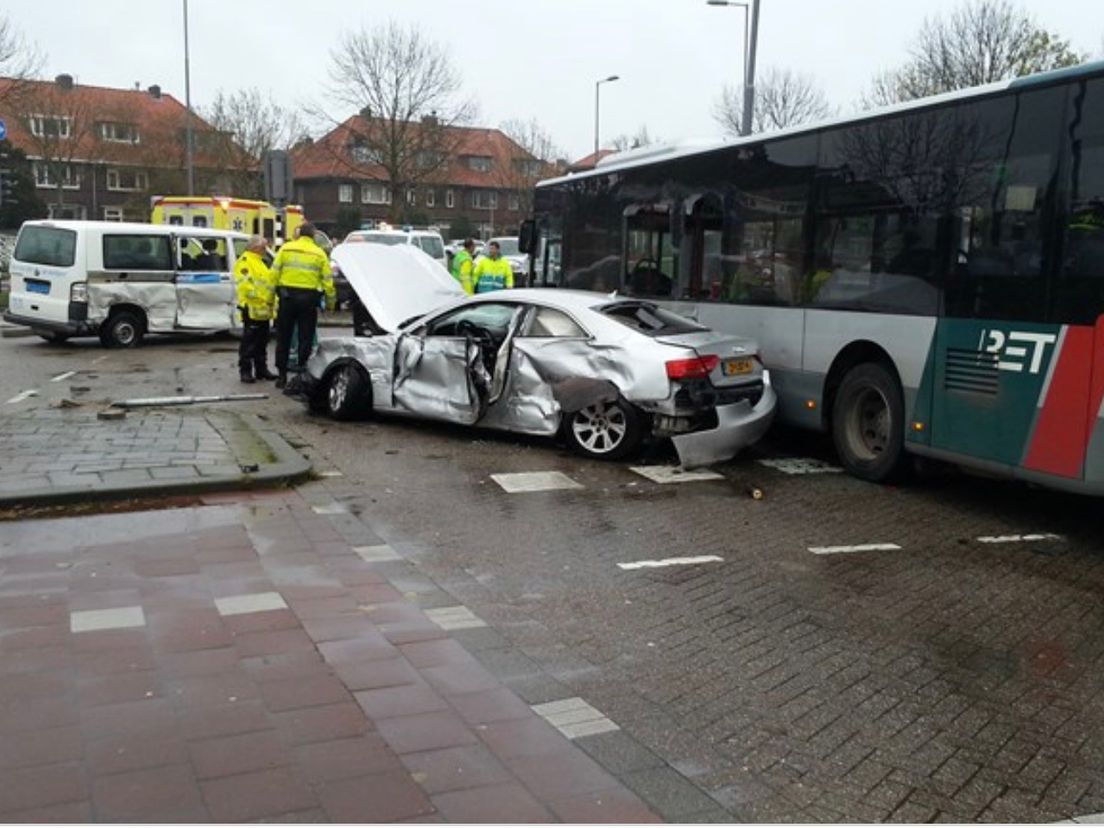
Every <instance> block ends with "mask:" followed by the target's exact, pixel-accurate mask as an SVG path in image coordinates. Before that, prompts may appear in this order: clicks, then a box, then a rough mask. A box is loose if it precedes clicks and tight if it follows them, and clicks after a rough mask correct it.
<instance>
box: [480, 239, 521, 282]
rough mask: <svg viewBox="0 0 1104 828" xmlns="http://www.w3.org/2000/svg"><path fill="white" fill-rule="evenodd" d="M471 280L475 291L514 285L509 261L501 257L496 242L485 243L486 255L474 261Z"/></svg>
mask: <svg viewBox="0 0 1104 828" xmlns="http://www.w3.org/2000/svg"><path fill="white" fill-rule="evenodd" d="M472 281H473V282H474V286H475V292H476V293H490V292H491V291H492V290H503V289H504V288H512V287H513V286H514V271H513V269H512V268H511V267H510V263H509V262H508V261H506V259H504V258H502V251H501V250H499V247H498V242H491V243H490V244H488V245H487V255H486V256H484V257H483V258H482V259H480V260H479V261H478V262H476V264H475V270H474V271H473V272H472Z"/></svg>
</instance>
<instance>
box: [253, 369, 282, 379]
mask: <svg viewBox="0 0 1104 828" xmlns="http://www.w3.org/2000/svg"><path fill="white" fill-rule="evenodd" d="M255 375H256V377H257V379H259V380H274V379H276V378H277V376H276V374H274V373H272V372H271V371H269V370H268V369H267V368H261V369H260V370H259V371H257V372H256V373H255Z"/></svg>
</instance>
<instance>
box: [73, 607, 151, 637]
mask: <svg viewBox="0 0 1104 828" xmlns="http://www.w3.org/2000/svg"><path fill="white" fill-rule="evenodd" d="M144 626H146V616H145V613H143V612H142V608H141V607H116V608H115V609H100V610H79V611H77V612H71V613H69V631H70V632H75V633H80V632H94V631H96V630H126V629H130V628H132V627H144Z"/></svg>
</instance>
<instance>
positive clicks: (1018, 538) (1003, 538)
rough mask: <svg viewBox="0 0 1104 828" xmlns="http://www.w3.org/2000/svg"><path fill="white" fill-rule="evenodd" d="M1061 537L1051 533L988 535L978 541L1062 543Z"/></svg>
mask: <svg viewBox="0 0 1104 828" xmlns="http://www.w3.org/2000/svg"><path fill="white" fill-rule="evenodd" d="M1060 540H1062V536H1061V535H1052V534H1050V533H1049V532H1044V533H1039V534H1035V535H986V536H984V537H980V538H978V539H977V541H978V543H1034V542H1036V541H1060Z"/></svg>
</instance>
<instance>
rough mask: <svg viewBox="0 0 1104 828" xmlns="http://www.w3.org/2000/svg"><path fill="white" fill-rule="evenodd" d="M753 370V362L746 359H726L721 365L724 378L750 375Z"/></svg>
mask: <svg viewBox="0 0 1104 828" xmlns="http://www.w3.org/2000/svg"><path fill="white" fill-rule="evenodd" d="M754 370H755V364H754V362H753V361H752V360H750V359H748V358H747V357H743V358H741V359H726V360H725V361H724V362H722V363H721V372H722V373H723V374H724V375H725V376H726V377H738V376H740V375H741V374H750V373H751V372H752V371H754Z"/></svg>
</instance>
